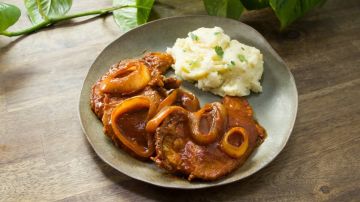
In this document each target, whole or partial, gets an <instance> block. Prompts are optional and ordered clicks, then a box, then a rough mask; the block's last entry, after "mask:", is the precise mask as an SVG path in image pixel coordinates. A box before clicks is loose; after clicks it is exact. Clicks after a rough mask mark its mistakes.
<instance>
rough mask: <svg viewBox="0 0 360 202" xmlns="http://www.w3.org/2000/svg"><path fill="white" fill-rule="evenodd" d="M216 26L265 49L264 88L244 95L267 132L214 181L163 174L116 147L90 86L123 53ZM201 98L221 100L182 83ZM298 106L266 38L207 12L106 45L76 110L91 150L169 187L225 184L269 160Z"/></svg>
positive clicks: (287, 74)
mask: <svg viewBox="0 0 360 202" xmlns="http://www.w3.org/2000/svg"><path fill="white" fill-rule="evenodd" d="M214 26H219V27H222V28H223V29H224V30H225V33H226V34H228V35H230V37H231V38H232V39H236V40H238V41H240V42H242V43H245V44H248V45H251V46H254V47H256V48H258V49H260V50H261V52H262V53H263V55H264V61H265V71H264V75H263V81H262V85H263V92H262V93H261V94H252V95H251V96H249V97H248V100H249V102H250V104H251V106H252V107H253V109H254V111H255V116H256V119H257V120H258V121H259V122H260V123H261V125H263V126H264V127H265V129H266V131H267V133H268V137H267V139H266V140H265V142H264V143H263V144H262V145H261V146H260V147H259V148H257V149H256V150H255V152H254V153H253V154H252V155H251V156H250V157H249V159H248V160H247V161H246V163H245V164H244V165H243V166H242V167H240V168H239V169H237V170H236V171H234V172H233V173H232V174H230V175H228V176H226V177H225V178H223V179H221V180H218V181H214V182H188V181H187V180H185V179H181V178H177V177H174V176H171V175H169V174H166V172H164V171H163V170H162V169H159V168H157V167H156V166H155V165H154V164H153V163H144V162H141V161H138V160H136V159H134V158H133V157H131V156H130V155H128V154H127V153H125V152H123V151H122V150H120V149H119V148H117V147H115V146H114V145H113V144H112V143H111V141H109V139H108V138H106V137H105V135H104V134H103V131H102V124H101V122H100V121H99V120H98V119H97V117H96V116H95V114H94V113H93V112H92V111H91V109H90V103H89V95H90V89H91V86H92V85H93V84H94V83H95V82H96V80H97V79H99V78H100V77H101V76H102V75H103V74H104V73H105V72H106V71H108V69H109V67H110V66H111V65H112V64H114V63H116V62H118V61H119V60H122V59H126V58H133V57H138V56H141V55H142V53H143V52H144V51H145V50H148V51H165V50H166V47H170V46H172V45H173V44H174V42H175V40H176V38H179V37H186V35H187V33H188V32H190V31H192V30H195V29H197V28H199V27H214ZM185 87H186V88H188V89H189V90H191V91H192V92H194V93H195V94H196V95H197V96H198V97H199V98H200V101H201V103H202V104H204V103H206V102H211V101H214V100H219V99H220V98H219V97H217V96H214V95H212V94H210V93H204V92H201V91H200V90H198V89H196V88H195V87H193V86H192V85H191V84H188V83H186V84H185ZM297 106H298V98H297V90H296V86H295V82H294V78H293V77H292V75H291V73H290V71H289V69H288V68H287V67H286V65H285V64H284V62H283V60H282V59H281V58H280V57H279V55H278V54H277V53H276V52H275V51H274V50H273V49H272V48H271V46H270V45H269V43H268V42H267V41H266V40H265V39H264V37H263V36H261V34H259V33H258V32H257V31H256V30H254V29H253V28H251V27H249V26H247V25H245V24H243V23H241V22H239V21H235V20H230V19H226V18H219V17H210V16H186V17H174V18H166V19H161V20H157V21H153V22H150V23H148V24H146V25H144V26H141V27H138V28H136V29H133V30H131V31H129V32H127V33H125V34H124V35H122V36H121V37H120V38H118V39H117V40H115V41H114V42H112V43H111V44H110V45H109V46H107V47H106V48H105V49H104V50H103V51H102V53H101V54H100V55H99V56H98V57H97V58H96V60H95V62H94V64H93V65H92V66H91V68H90V70H89V72H88V75H87V76H86V79H85V81H84V85H83V88H82V91H81V95H80V105H79V113H80V120H81V125H82V128H83V131H84V133H85V134H86V137H87V139H88V140H89V142H90V144H91V145H92V147H93V148H94V150H95V152H96V153H97V154H98V155H99V157H100V158H101V159H103V160H104V161H105V162H106V163H108V164H109V165H111V166H112V167H114V168H115V169H117V170H118V171H120V172H122V173H124V174H126V175H128V176H130V177H132V178H135V179H138V180H141V181H144V182H148V183H151V184H154V185H158V186H162V187H171V188H182V189H196V188H204V187H211V186H217V185H222V184H227V183H230V182H234V181H237V180H240V179H243V178H245V177H247V176H249V175H251V174H253V173H255V172H257V171H258V170H260V169H261V168H263V167H264V166H266V165H267V164H269V163H270V162H271V161H272V160H273V159H274V158H275V157H276V156H277V155H278V154H279V153H280V151H281V150H282V149H283V148H284V146H285V144H286V142H287V141H288V138H289V136H290V134H291V130H292V128H293V125H294V122H295V117H296V112H297Z"/></svg>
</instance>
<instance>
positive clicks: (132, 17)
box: [113, 0, 155, 31]
mask: <svg viewBox="0 0 360 202" xmlns="http://www.w3.org/2000/svg"><path fill="white" fill-rule="evenodd" d="M154 1H155V0H113V5H114V6H121V5H136V6H141V7H146V8H149V9H144V8H123V9H119V10H116V11H114V12H113V15H114V19H115V22H116V24H118V25H119V27H120V28H121V29H122V30H123V31H128V30H130V29H132V28H135V27H137V26H138V25H141V24H144V23H146V22H147V21H148V18H149V15H150V11H151V8H152V6H153V5H154Z"/></svg>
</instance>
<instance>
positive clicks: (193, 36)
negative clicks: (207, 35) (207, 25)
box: [190, 32, 199, 41]
mask: <svg viewBox="0 0 360 202" xmlns="http://www.w3.org/2000/svg"><path fill="white" fill-rule="evenodd" d="M190 37H191V39H192V40H194V41H198V40H199V37H198V36H196V35H195V34H194V33H192V32H190Z"/></svg>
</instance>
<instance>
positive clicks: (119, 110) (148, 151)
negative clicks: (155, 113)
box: [111, 96, 155, 158]
mask: <svg viewBox="0 0 360 202" xmlns="http://www.w3.org/2000/svg"><path fill="white" fill-rule="evenodd" d="M151 103H152V102H151V101H150V99H149V98H148V97H146V96H136V97H132V98H129V99H126V100H124V101H122V102H121V103H119V104H118V105H117V106H116V107H115V109H114V110H113V111H112V113H111V127H112V129H113V131H114V133H115V135H116V137H117V138H118V139H119V140H120V142H121V143H123V144H124V145H125V146H126V147H127V148H129V149H130V150H131V151H133V152H134V153H135V154H137V155H138V156H140V157H144V158H149V157H150V156H152V155H153V153H154V151H155V146H154V141H153V140H152V139H150V138H148V139H147V146H148V147H147V148H144V147H143V146H140V145H139V144H137V143H136V142H135V141H130V140H129V139H128V138H126V136H125V134H123V133H122V132H121V131H120V129H119V128H118V127H117V124H116V121H117V119H118V118H119V117H120V116H121V115H123V114H125V113H128V112H131V111H136V110H138V109H143V108H148V109H149V111H150V109H151V108H152V104H151ZM145 121H146V120H145Z"/></svg>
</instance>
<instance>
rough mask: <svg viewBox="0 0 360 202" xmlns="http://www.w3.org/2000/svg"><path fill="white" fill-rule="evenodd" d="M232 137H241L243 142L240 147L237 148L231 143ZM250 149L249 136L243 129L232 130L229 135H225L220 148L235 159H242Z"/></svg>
mask: <svg viewBox="0 0 360 202" xmlns="http://www.w3.org/2000/svg"><path fill="white" fill-rule="evenodd" d="M231 135H241V137H242V142H241V144H240V145H239V146H235V145H233V144H231V143H230V142H229V138H230V136H231ZM248 147H249V134H248V132H247V131H246V130H245V129H244V128H242V127H234V128H231V129H230V130H229V131H228V132H227V133H225V135H224V137H223V139H222V140H221V143H220V148H221V150H222V151H223V152H225V153H226V154H227V155H229V156H230V157H233V158H240V157H241V156H243V155H244V154H245V152H246V150H247V149H248Z"/></svg>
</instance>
